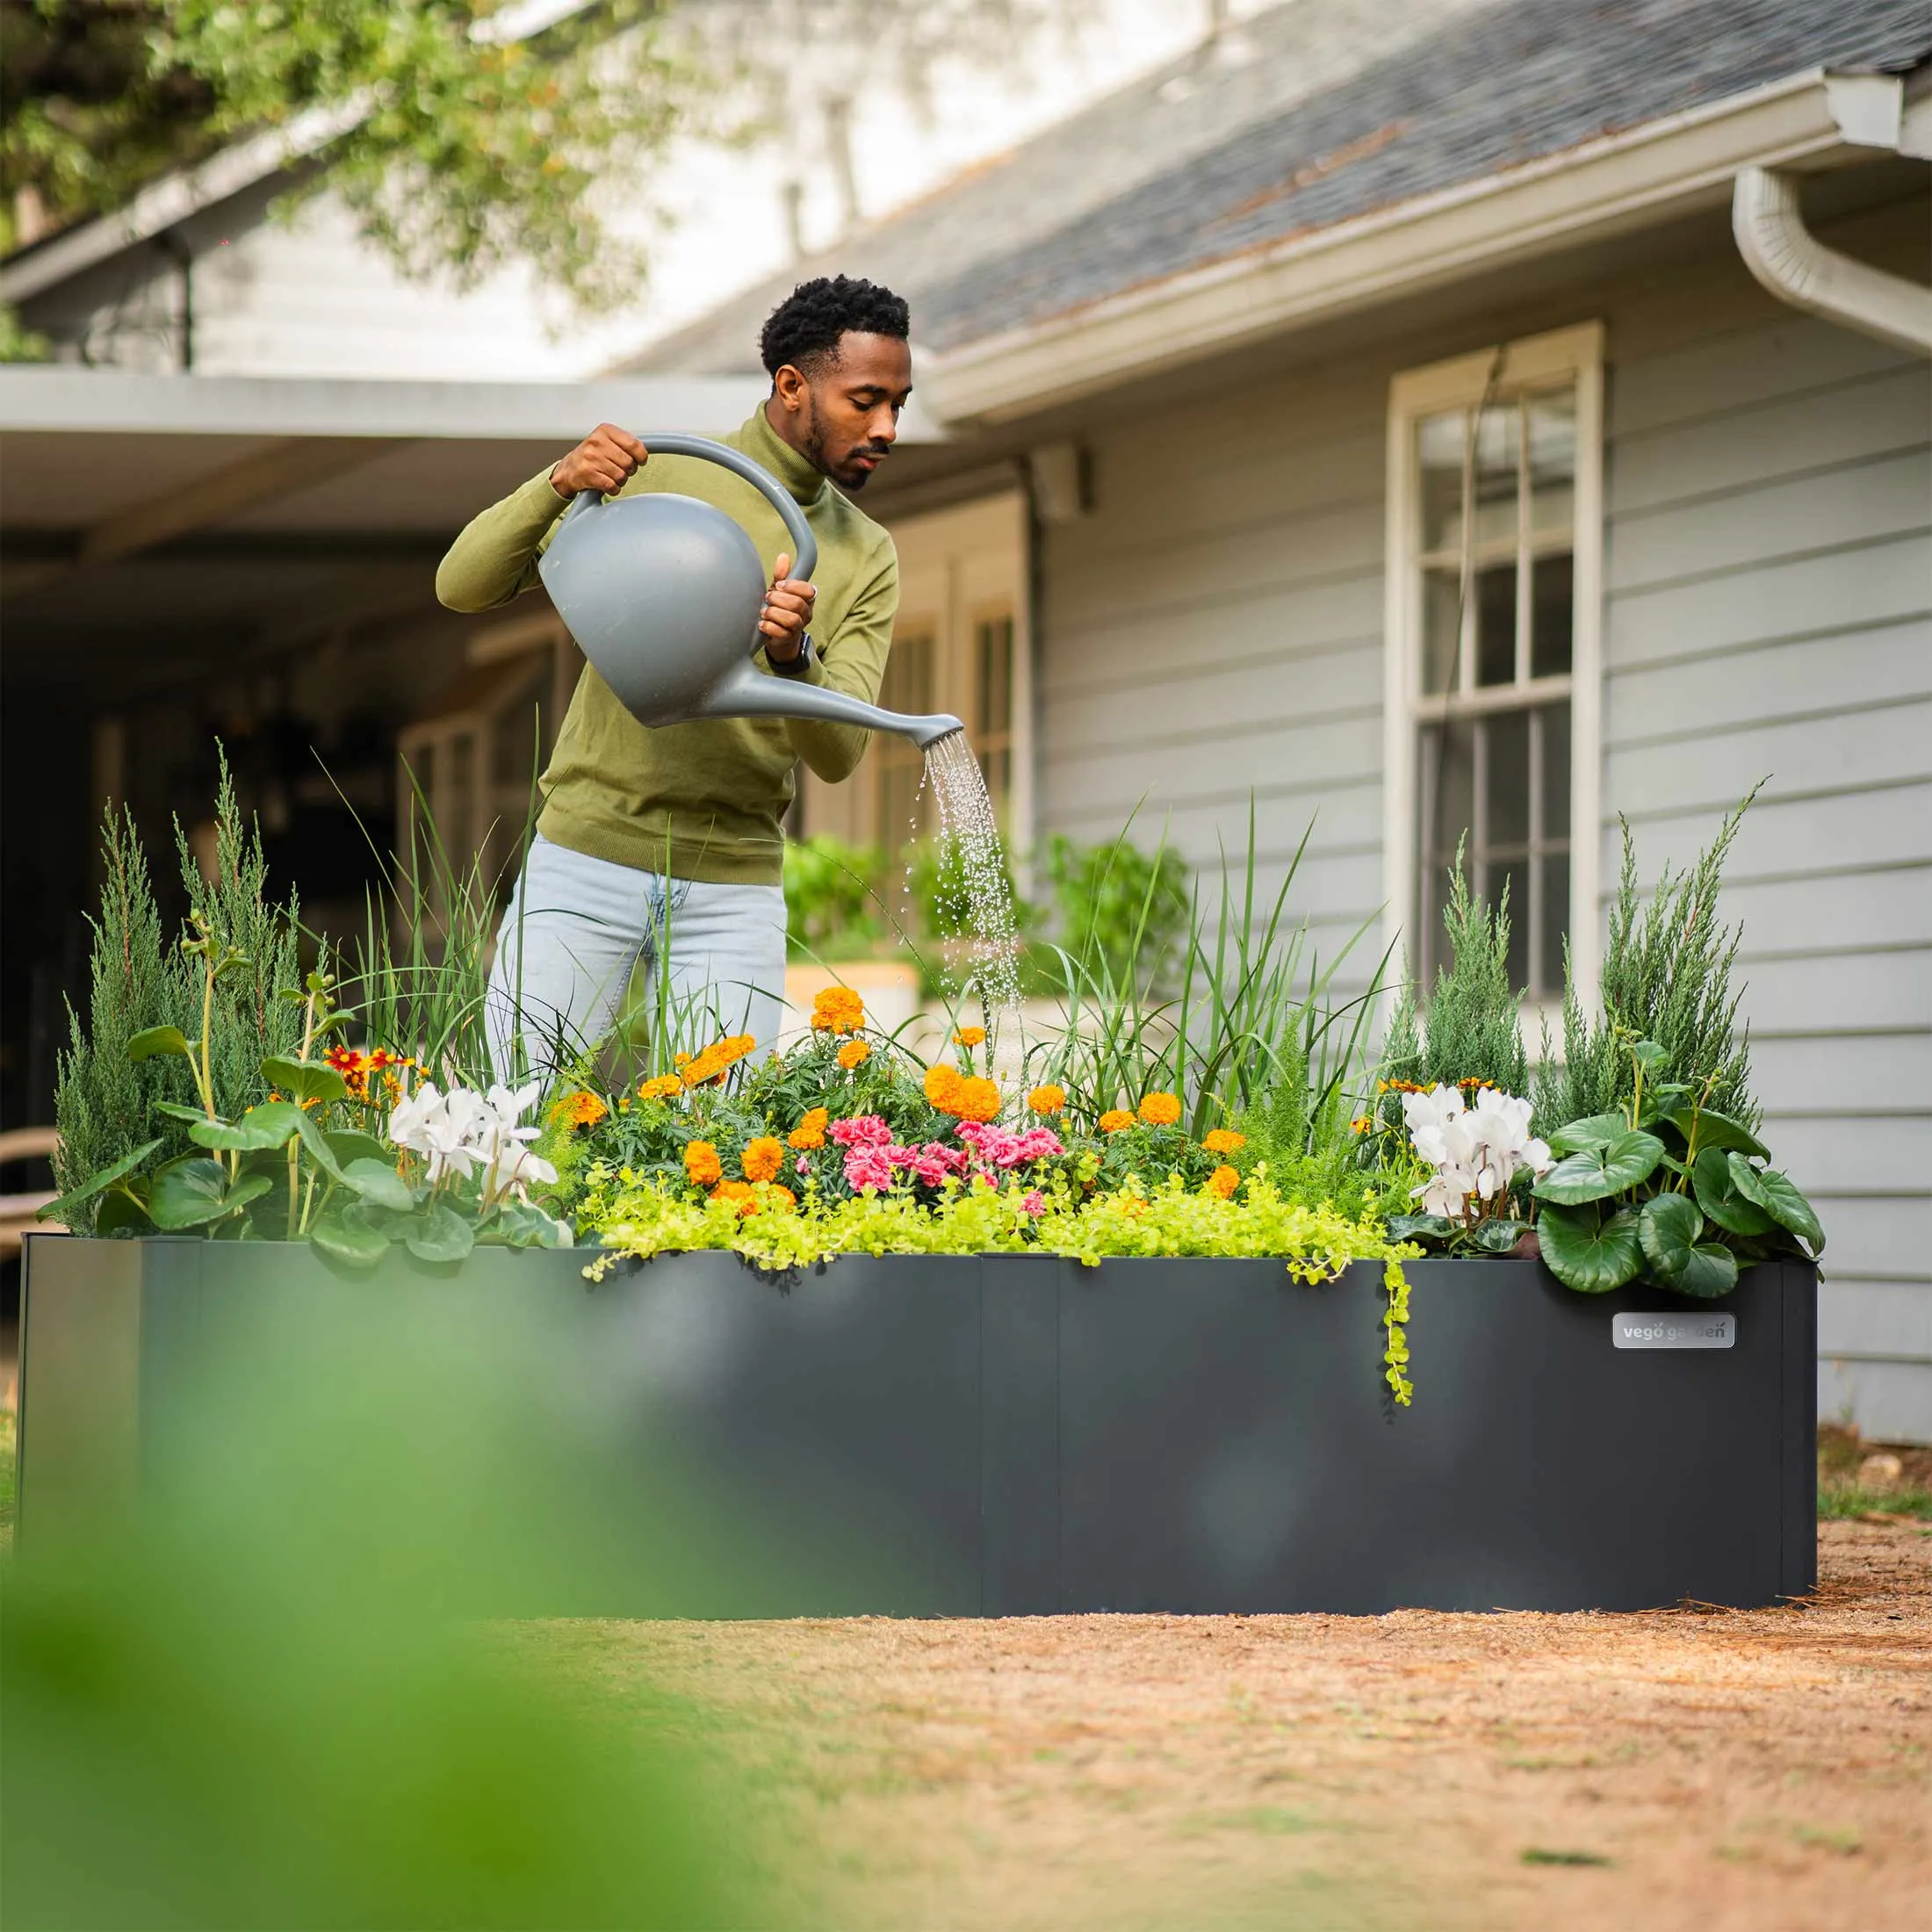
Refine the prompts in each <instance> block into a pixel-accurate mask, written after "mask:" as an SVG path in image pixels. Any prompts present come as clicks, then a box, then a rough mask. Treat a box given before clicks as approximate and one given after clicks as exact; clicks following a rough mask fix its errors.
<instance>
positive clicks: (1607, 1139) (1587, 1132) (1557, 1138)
mask: <svg viewBox="0 0 1932 1932" xmlns="http://www.w3.org/2000/svg"><path fill="white" fill-rule="evenodd" d="M1629 1131H1630V1122H1629V1121H1626V1119H1625V1118H1624V1117H1623V1115H1622V1114H1590V1116H1589V1117H1588V1118H1587V1119H1585V1120H1581V1121H1570V1122H1569V1124H1568V1126H1567V1127H1560V1128H1557V1130H1556V1131H1555V1133H1554V1134H1552V1135H1550V1141H1549V1147H1550V1152H1551V1153H1553V1154H1554V1155H1555V1156H1556V1157H1557V1158H1558V1159H1559V1160H1561V1158H1562V1157H1563V1156H1564V1155H1566V1154H1581V1153H1583V1152H1584V1151H1585V1150H1588V1149H1590V1148H1592V1147H1608V1146H1609V1145H1610V1143H1611V1142H1612V1141H1614V1140H1620V1139H1621V1138H1622V1137H1623V1136H1624V1135H1626V1134H1627V1133H1628V1132H1629Z"/></svg>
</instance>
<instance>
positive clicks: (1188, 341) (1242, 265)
mask: <svg viewBox="0 0 1932 1932" xmlns="http://www.w3.org/2000/svg"><path fill="white" fill-rule="evenodd" d="M1826 79H1827V76H1826V75H1825V73H1824V71H1823V70H1822V69H1821V68H1813V69H1812V70H1810V71H1809V72H1806V73H1804V74H1800V75H1796V76H1792V77H1791V78H1790V79H1787V80H1784V81H1780V82H1777V83H1774V84H1772V85H1770V86H1768V87H1764V88H1760V89H1757V90H1754V91H1752V92H1751V93H1748V94H1741V95H1737V96H1734V97H1731V98H1729V99H1727V100H1724V101H1719V102H1717V103H1714V104H1712V105H1709V106H1705V107H1699V108H1696V109H1692V110H1691V111H1688V112H1684V113H1682V114H1676V115H1672V116H1670V117H1669V118H1668V119H1662V120H1656V121H1650V122H1647V123H1645V124H1644V125H1643V126H1640V127H1636V128H1632V129H1629V130H1627V131H1626V132H1623V133H1616V134H1611V135H1608V136H1605V137H1604V138H1603V139H1601V140H1598V141H1590V142H1588V143H1586V144H1584V145H1582V146H1580V147H1576V148H1568V149H1566V150H1564V151H1563V152H1561V153H1560V154H1555V155H1546V156H1543V157H1541V158H1539V159H1538V160H1535V161H1532V162H1525V164H1524V165H1523V166H1521V167H1519V168H1514V169H1510V170H1509V172H1507V173H1506V174H1500V175H1489V176H1485V177H1482V178H1481V179H1480V180H1477V181H1474V182H1468V183H1465V184H1460V185H1459V186H1457V187H1455V188H1453V189H1447V190H1445V191H1442V192H1440V193H1438V194H1433V195H1428V196H1421V197H1418V198H1416V199H1415V200H1412V201H1407V202H1402V203H1399V204H1397V205H1394V206H1391V207H1388V208H1383V209H1378V210H1377V211H1375V212H1374V213H1372V214H1367V215H1364V216H1361V217H1359V219H1356V220H1350V221H1345V222H1340V223H1337V224H1336V225H1335V226H1334V227H1329V228H1323V229H1319V230H1316V231H1315V232H1313V233H1310V234H1298V235H1294V236H1290V237H1288V238H1287V239H1285V240H1283V241H1279V242H1275V243H1272V244H1270V245H1268V246H1266V247H1264V248H1260V249H1253V250H1251V251H1249V252H1247V253H1245V254H1243V255H1240V256H1233V257H1231V258H1229V259H1227V260H1224V261H1221V262H1216V263H1211V264H1210V265H1208V266H1207V267H1205V268H1201V269H1197V270H1189V271H1188V272H1186V273H1185V274H1182V275H1177V276H1174V277H1172V278H1169V279H1167V280H1165V281H1161V282H1157V283H1152V284H1150V285H1145V286H1143V287H1140V288H1135V289H1130V290H1127V291H1124V292H1121V293H1120V294H1118V295H1114V296H1109V297H1107V298H1106V299H1102V300H1100V301H1098V302H1094V303H1091V304H1088V305H1085V306H1082V307H1079V308H1077V309H1073V310H1070V311H1068V312H1066V313H1064V314H1059V315H1055V316H1051V317H1049V318H1048V319H1047V320H1045V321H1041V322H1038V323H1035V324H1033V325H1031V326H1029V327H1027V328H1019V329H1014V330H1011V331H1007V332H1005V333H1002V334H1000V335H993V336H988V337H985V338H984V339H982V340H980V341H977V342H968V343H965V344H962V346H960V347H957V348H955V349H952V350H947V351H944V352H942V353H940V354H937V355H929V356H928V357H927V358H926V361H925V362H924V363H923V364H922V365H921V368H920V371H919V380H920V385H921V391H922V393H923V394H924V396H925V398H926V401H927V402H928V403H929V404H930V405H931V406H932V407H934V409H935V410H936V412H937V414H938V415H940V416H941V418H942V419H943V420H944V421H946V422H948V423H954V424H961V425H963V424H967V423H973V422H982V423H993V422H1003V421H1007V420H1010V419H1012V418H1013V417H1015V416H1019V415H1023V414H1025V413H1026V412H1027V411H1029V410H1032V409H1036V408H1040V407H1046V406H1049V405H1054V404H1058V403H1063V402H1069V401H1072V400H1076V399H1078V397H1080V396H1083V395H1087V394H1091V393H1096V392H1099V391H1102V390H1106V389H1109V388H1112V387H1114V386H1116V385H1118V384H1120V383H1122V382H1125V381H1128V380H1130V379H1132V378H1135V377H1136V376H1140V375H1143V374H1146V373H1149V372H1151V371H1155V370H1157V369H1164V368H1172V367H1173V366H1175V365H1176V364H1179V363H1185V362H1190V361H1196V360H1199V359H1200V358H1202V357H1208V356H1211V355H1214V354H1216V353H1218V352H1220V351H1222V350H1229V349H1233V348H1236V347H1239V346H1241V345H1242V344H1244V343H1248V342H1255V341H1258V340H1261V339H1264V338H1266V337H1268V336H1272V335H1282V334H1285V333H1287V332H1289V331H1291V330H1293V329H1295V328H1302V327H1305V326H1307V325H1308V324H1310V323H1313V322H1316V321H1324V320H1328V319H1330V318H1332V317H1336V316H1339V315H1344V314H1348V313H1350V312H1351V311H1353V310H1359V309H1363V308H1366V307H1370V306H1373V305H1374V304H1376V303H1378V302H1380V301H1383V300H1386V299H1389V298H1390V297H1392V296H1394V295H1395V294H1397V293H1402V294H1409V293H1415V292H1421V291H1423V290H1425V289H1428V288H1431V287H1435V286H1438V285H1443V284H1445V283H1448V282H1453V281H1457V280H1460V279H1461V278H1464V277H1466V276H1467V275H1470V274H1472V273H1474V272H1476V271H1478V270H1487V269H1493V268H1498V267H1501V266H1503V265H1505V264H1507V263H1512V262H1517V261H1522V260H1525V259H1528V258H1531V257H1533V256H1539V255H1543V254H1547V253H1550V252H1552V251H1554V250H1555V249H1560V248H1562V247H1566V246H1569V245H1573V244H1575V243H1576V242H1578V241H1584V240H1587V239H1591V238H1594V237H1597V236H1603V235H1608V234H1615V233H1617V232H1618V231H1619V230H1622V229H1626V228H1629V227H1637V226H1641V225H1643V224H1646V223H1647V222H1650V221H1654V220H1660V219H1662V217H1664V216H1665V215H1666V214H1668V213H1673V212H1676V211H1678V210H1679V209H1680V208H1684V207H1689V206H1694V205H1698V203H1699V202H1700V201H1703V200H1711V201H1712V202H1713V204H1714V203H1715V202H1717V201H1719V200H1721V199H1722V198H1724V197H1725V196H1727V194H1728V191H1729V185H1730V183H1731V180H1732V178H1733V177H1734V176H1735V174H1736V173H1737V170H1738V169H1740V168H1741V167H1748V166H1758V167H1777V166H1789V165H1791V164H1792V163H1794V162H1805V161H1806V160H1809V159H1813V158H1814V157H1817V156H1820V155H1826V154H1828V153H1829V152H1830V151H1832V150H1834V149H1837V148H1841V147H1842V146H1843V145H1844V142H1845V134H1844V133H1843V131H1842V128H1841V126H1840V124H1839V121H1838V119H1836V118H1835V114H1834V111H1833V110H1834V104H1833V102H1832V100H1831V98H1830V97H1829V93H1828V90H1827V85H1826Z"/></svg>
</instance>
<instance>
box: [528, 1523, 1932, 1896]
mask: <svg viewBox="0 0 1932 1932" xmlns="http://www.w3.org/2000/svg"><path fill="white" fill-rule="evenodd" d="M1820 1575H1821V1580H1820V1585H1819V1589H1818V1590H1817V1593H1816V1595H1815V1597H1813V1599H1811V1600H1810V1601H1809V1602H1807V1603H1806V1604H1801V1605H1791V1606H1788V1607H1785V1608H1782V1609H1778V1610H1774V1611H1754V1612H1729V1611H1719V1612H1714V1613H1713V1612H1701V1613H1700V1612H1699V1611H1696V1610H1692V1609H1685V1610H1676V1611H1655V1612H1650V1613H1646V1614H1643V1615H1637V1616H1607V1615H1584V1616H1541V1615H1524V1614H1511V1615H1492V1616H1445V1615H1438V1614H1435V1613H1432V1612H1424V1611H1398V1612H1396V1613H1395V1614H1394V1615H1391V1616H1387V1617H1380V1618H1346V1617H1247V1618H1173V1617H1079V1618H1028V1619H1014V1620H1011V1621H999V1622H970V1621H962V1622H895V1621H890V1620H886V1619H864V1618H861V1619H856V1620H852V1621H841V1622H798V1623H777V1624H736V1625H733V1624H712V1625H699V1624H662V1625H641V1624H609V1623H605V1624H571V1625H554V1624H553V1625H547V1626H525V1627H524V1628H523V1630H522V1631H520V1632H519V1633H518V1634H517V1636H516V1638H515V1643H516V1644H517V1646H518V1647H522V1646H523V1645H529V1646H530V1647H533V1648H535V1649H537V1650H538V1651H541V1652H544V1653H546V1654H549V1655H550V1656H551V1657H552V1658H554V1659H555V1660H556V1661H558V1662H560V1663H562V1664H563V1665H564V1667H565V1669H566V1675H567V1677H568V1679H569V1681H570V1682H571V1683H572V1684H573V1688H574V1691H575V1692H576V1694H577V1695H578V1696H580V1697H582V1698H584V1699H585V1701H586V1702H587V1704H589V1705H592V1706H593V1707H595V1708H596V1709H598V1710H600V1711H601V1712H603V1713H605V1714H606V1715H607V1716H608V1717H609V1719H610V1720H611V1721H616V1722H624V1721H630V1719H629V1718H628V1717H627V1715H626V1713H627V1712H630V1711H635V1712H638V1713H642V1712H643V1711H644V1710H645V1706H646V1704H647V1702H649V1701H650V1700H651V1699H652V1698H654V1696H655V1695H656V1694H657V1693H660V1692H662V1691H670V1692H671V1693H673V1694H674V1696H675V1697H679V1698H694V1699H702V1700H703V1701H704V1702H705V1703H706V1704H707V1705H709V1706H710V1708H711V1709H712V1710H713V1711H714V1712H716V1713H717V1724H718V1727H719V1734H720V1736H721V1740H722V1744H723V1748H724V1753H725V1755H727V1757H728V1758H729V1760H730V1761H731V1763H732V1764H733V1766H734V1767H735V1772H734V1775H733V1777H732V1784H731V1790H732V1804H733V1806H734V1807H735V1812H734V1815H735V1817H736V1818H737V1820H738V1821H739V1824H740V1825H741V1827H743V1829H742V1845H743V1850H744V1865H745V1871H746V1882H747V1884H748V1885H753V1886H754V1887H755V1888H756V1889H755V1890H754V1891H753V1892H747V1903H746V1911H747V1913H749V1914H755V1915H754V1916H753V1917H751V1918H749V1919H748V1921H747V1922H749V1923H753V1924H761V1923H770V1924H774V1925H784V1926H794V1925H796V1926H824V1927H828V1928H829V1927H838V1928H847V1927H855V1928H863V1927H877V1928H932V1932H945V1928H1001V1932H1008V1928H1012V1932H1020V1928H1034V1927H1039V1928H1047V1927H1053V1928H1082V1927H1096V1928H1098V1927H1105V1928H1109V1932H1112V1928H1143V1927H1144V1928H1163V1932H1165V1928H1176V1932H1178V1928H1189V1932H1195V1928H1218V1927H1228V1928H1236V1927H1263V1926H1265V1927H1271V1928H1272V1927H1307V1928H1329V1927H1333V1928H1350V1932H1355V1928H1381V1927H1388V1928H1422V1927H1426V1928H1438V1927H1442V1928H1462V1927H1468V1928H1485V1932H1486V1928H1492V1927H1523V1928H1539V1932H1540V1928H1550V1927H1561V1928H1574V1932H1594V1928H1602V1932H1628V1928H1632V1927H1641V1928H1643V1932H1671V1928H1679V1927H1681V1928H1686V1932H1690V1928H1696V1932H1727V1928H1736V1932H1773V1928H1794V1932H1795V1928H1814V1927H1815V1928H1827V1927H1828V1928H1858V1932H1883V1928H1892V1927H1897V1928H1901V1932H1903V1928H1912V1932H1921V1928H1923V1927H1924V1926H1926V1925H1928V1924H1932V1529H1928V1528H1926V1527H1923V1526H1920V1525H1912V1524H1906V1523H1897V1522H1893V1523H1884V1522H1861V1521H1847V1522H1834V1523H1827V1524H1825V1525H1821V1526H1820ZM659 1708H660V1710H661V1706H660V1707H659ZM637 1721H653V1722H655V1721H661V1717H653V1718H652V1719H645V1718H644V1717H643V1716H642V1715H641V1714H640V1715H639V1716H638V1718H637ZM753 1900H755V1903H753Z"/></svg>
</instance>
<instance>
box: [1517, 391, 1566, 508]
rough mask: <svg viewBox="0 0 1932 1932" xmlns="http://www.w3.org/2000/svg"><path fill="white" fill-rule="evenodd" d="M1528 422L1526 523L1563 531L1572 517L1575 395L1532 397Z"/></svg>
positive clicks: (1552, 394)
mask: <svg viewBox="0 0 1932 1932" xmlns="http://www.w3.org/2000/svg"><path fill="white" fill-rule="evenodd" d="M1524 407H1525V410H1526V411H1527V413H1528V418H1529V439H1530V503H1531V509H1530V523H1531V527H1532V529H1535V530H1568V529H1569V528H1570V525H1571V523H1572V521H1573V519H1574V518H1575V497H1576V392H1575V389H1559V390H1555V391H1554V392H1552V393H1550V394H1547V395H1541V396H1532V397H1530V398H1529V399H1528V400H1527V401H1526V402H1525V406H1524Z"/></svg>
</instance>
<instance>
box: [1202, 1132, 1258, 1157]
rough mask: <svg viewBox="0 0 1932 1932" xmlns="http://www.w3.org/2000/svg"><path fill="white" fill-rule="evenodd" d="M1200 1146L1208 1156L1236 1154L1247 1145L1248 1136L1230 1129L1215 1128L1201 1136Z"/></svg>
mask: <svg viewBox="0 0 1932 1932" xmlns="http://www.w3.org/2000/svg"><path fill="white" fill-rule="evenodd" d="M1200 1144H1201V1145H1202V1146H1203V1147H1205V1148H1206V1149H1207V1150H1208V1152H1209V1153H1210V1154H1238V1153H1239V1152H1240V1151H1241V1150H1242V1149H1243V1148H1244V1147H1245V1146H1246V1145H1247V1144H1248V1136H1247V1135H1245V1134H1237V1133H1236V1132H1235V1130H1234V1129H1233V1128H1231V1127H1217V1128H1214V1129H1213V1130H1212V1131H1211V1132H1209V1133H1207V1134H1203V1135H1201V1137H1200Z"/></svg>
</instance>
